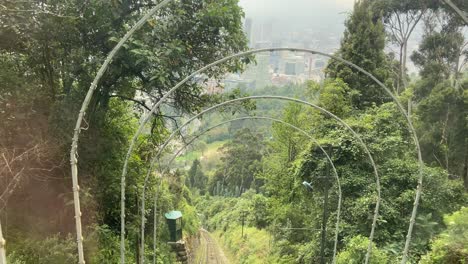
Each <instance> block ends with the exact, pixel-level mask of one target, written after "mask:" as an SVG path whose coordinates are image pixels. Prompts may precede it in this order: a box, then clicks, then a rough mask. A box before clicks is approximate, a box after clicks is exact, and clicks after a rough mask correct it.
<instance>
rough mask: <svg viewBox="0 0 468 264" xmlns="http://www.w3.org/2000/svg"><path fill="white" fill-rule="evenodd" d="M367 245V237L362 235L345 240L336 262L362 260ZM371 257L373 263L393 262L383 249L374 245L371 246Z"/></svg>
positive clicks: (338, 263)
mask: <svg viewBox="0 0 468 264" xmlns="http://www.w3.org/2000/svg"><path fill="white" fill-rule="evenodd" d="M368 245H369V239H367V238H366V237H363V236H355V237H352V238H350V239H348V241H347V242H346V246H345V249H344V250H343V251H341V252H340V253H339V254H338V258H337V261H336V263H337V264H355V263H356V264H357V263H362V262H363V261H364V258H365V255H366V252H367V247H368ZM372 247H373V248H372V257H371V259H370V263H374V264H390V263H394V262H395V260H392V259H391V258H390V257H389V256H388V255H387V254H386V253H385V252H384V251H382V250H381V249H379V248H377V247H376V246H375V245H373V246H372Z"/></svg>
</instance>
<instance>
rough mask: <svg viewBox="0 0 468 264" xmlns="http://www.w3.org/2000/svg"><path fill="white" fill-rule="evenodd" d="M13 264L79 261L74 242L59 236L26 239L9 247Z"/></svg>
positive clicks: (48, 263)
mask: <svg viewBox="0 0 468 264" xmlns="http://www.w3.org/2000/svg"><path fill="white" fill-rule="evenodd" d="M9 250H10V252H11V253H9V255H8V259H9V260H10V262H11V263H16V264H23V263H24V264H26V263H37V264H63V263H71V262H75V261H76V259H77V256H76V249H75V243H74V240H73V239H72V238H71V236H70V237H67V238H60V237H59V236H58V235H56V236H52V237H48V238H46V239H41V240H39V239H34V238H25V239H23V240H22V241H21V242H19V243H15V244H14V246H11V247H9Z"/></svg>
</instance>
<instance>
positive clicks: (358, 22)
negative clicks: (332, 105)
mask: <svg viewBox="0 0 468 264" xmlns="http://www.w3.org/2000/svg"><path fill="white" fill-rule="evenodd" d="M372 5H373V4H372V1H369V0H361V1H357V2H356V3H355V4H354V10H353V13H352V14H351V16H350V17H349V18H348V20H347V21H346V23H345V24H346V30H345V32H344V37H343V39H342V41H341V46H340V49H339V50H338V52H337V54H336V55H337V56H340V57H341V58H343V59H345V60H349V61H351V62H352V63H354V64H356V65H358V66H360V67H361V68H363V69H364V70H366V71H368V72H370V73H371V74H373V75H374V76H375V77H376V78H377V79H379V80H380V81H382V82H383V83H386V82H388V81H389V62H388V60H387V59H386V56H385V53H384V48H385V29H384V26H383V23H382V16H381V14H380V13H377V12H374V11H373V9H372ZM326 73H327V75H328V76H329V77H330V78H340V79H342V80H343V81H344V82H345V83H346V84H347V85H348V86H349V87H350V88H351V89H352V91H354V93H350V94H349V96H352V97H353V104H354V106H356V107H358V108H360V109H362V108H366V107H369V106H372V104H374V103H375V104H377V105H380V104H382V103H384V102H386V101H389V100H388V98H387V97H385V96H384V91H383V90H382V89H381V88H380V87H379V86H378V85H377V84H376V83H375V82H374V81H373V80H371V79H370V78H368V77H365V76H363V75H362V74H361V73H358V72H356V71H353V70H352V69H350V68H349V67H348V66H347V65H345V64H343V63H340V62H337V61H331V62H330V63H329V65H328V66H327V68H326Z"/></svg>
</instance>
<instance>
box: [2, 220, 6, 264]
mask: <svg viewBox="0 0 468 264" xmlns="http://www.w3.org/2000/svg"><path fill="white" fill-rule="evenodd" d="M5 244H6V241H5V239H4V238H3V233H2V223H1V222H0V264H6V263H7V260H6V253H5Z"/></svg>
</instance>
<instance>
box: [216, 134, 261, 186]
mask: <svg viewBox="0 0 468 264" xmlns="http://www.w3.org/2000/svg"><path fill="white" fill-rule="evenodd" d="M262 145H263V143H262V138H261V136H260V135H259V134H255V133H253V132H251V131H250V130H249V129H247V128H245V129H241V130H238V131H237V132H236V133H235V135H234V137H233V139H232V141H231V142H228V143H226V144H224V145H223V146H222V147H221V148H220V149H219V151H220V152H221V155H222V157H221V161H222V165H221V167H220V168H218V170H217V171H218V174H222V175H223V179H222V183H221V184H222V188H223V189H224V188H226V189H228V190H230V191H235V190H236V187H237V188H238V189H239V193H238V194H237V195H240V194H242V193H243V192H245V191H246V190H248V189H250V188H251V187H253V186H255V185H256V184H258V183H256V181H255V175H256V173H257V172H258V171H259V169H260V160H261V158H262V149H263V147H262ZM255 187H256V188H258V187H259V186H255Z"/></svg>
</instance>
